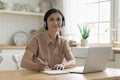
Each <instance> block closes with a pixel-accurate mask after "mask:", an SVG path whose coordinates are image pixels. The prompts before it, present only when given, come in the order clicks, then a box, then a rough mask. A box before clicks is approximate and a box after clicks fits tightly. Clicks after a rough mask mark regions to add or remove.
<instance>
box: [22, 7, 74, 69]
mask: <svg viewBox="0 0 120 80" xmlns="http://www.w3.org/2000/svg"><path fill="white" fill-rule="evenodd" d="M44 23H45V25H44V27H45V29H46V32H43V33H40V34H38V35H36V36H35V37H33V39H32V41H31V42H30V44H29V45H28V46H27V48H26V51H25V54H24V56H23V59H22V62H21V66H22V67H24V68H26V69H31V70H36V71H43V70H45V69H52V70H63V69H65V68H71V67H74V66H75V59H74V57H73V55H72V53H71V50H70V48H69V45H68V42H67V40H65V39H64V38H63V37H61V36H59V31H60V29H61V28H62V27H63V26H64V23H65V19H64V16H63V14H62V13H61V12H60V11H59V10H58V9H54V8H53V9H50V10H48V11H47V12H46V14H45V16H44ZM64 58H65V59H66V62H65V63H63V60H64Z"/></svg>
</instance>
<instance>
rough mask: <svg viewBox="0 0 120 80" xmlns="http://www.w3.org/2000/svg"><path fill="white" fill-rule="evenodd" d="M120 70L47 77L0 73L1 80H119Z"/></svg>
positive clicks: (27, 73)
mask: <svg viewBox="0 0 120 80" xmlns="http://www.w3.org/2000/svg"><path fill="white" fill-rule="evenodd" d="M119 77H120V69H111V68H107V69H106V70H105V71H103V72H96V73H88V74H75V73H69V74H60V75H47V74H42V73H39V72H36V71H29V70H18V71H0V80H93V79H94V80H108V78H109V79H110V80H114V79H115V80H118V78H119ZM119 79H120V78H119Z"/></svg>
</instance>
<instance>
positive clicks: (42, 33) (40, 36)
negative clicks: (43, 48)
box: [33, 32, 46, 39]
mask: <svg viewBox="0 0 120 80" xmlns="http://www.w3.org/2000/svg"><path fill="white" fill-rule="evenodd" d="M45 35H46V32H41V33H37V34H36V35H35V36H34V37H33V38H35V39H37V38H44V37H45Z"/></svg>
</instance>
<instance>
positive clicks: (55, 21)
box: [47, 12, 62, 32]
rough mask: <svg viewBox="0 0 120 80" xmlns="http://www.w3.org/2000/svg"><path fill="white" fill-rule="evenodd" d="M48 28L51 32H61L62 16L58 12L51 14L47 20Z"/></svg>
mask: <svg viewBox="0 0 120 80" xmlns="http://www.w3.org/2000/svg"><path fill="white" fill-rule="evenodd" d="M47 26H48V30H49V31H52V32H57V31H59V30H60V28H61V26H62V16H61V15H60V14H59V13H58V12H56V13H53V14H51V15H50V16H49V17H48V19H47Z"/></svg>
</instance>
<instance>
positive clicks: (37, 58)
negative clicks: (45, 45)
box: [37, 57, 50, 69]
mask: <svg viewBox="0 0 120 80" xmlns="http://www.w3.org/2000/svg"><path fill="white" fill-rule="evenodd" d="M37 60H38V61H39V62H41V63H45V62H44V61H43V60H41V59H40V58H39V57H37ZM46 68H47V69H50V68H49V67H48V66H46Z"/></svg>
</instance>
